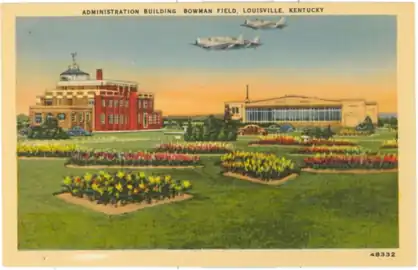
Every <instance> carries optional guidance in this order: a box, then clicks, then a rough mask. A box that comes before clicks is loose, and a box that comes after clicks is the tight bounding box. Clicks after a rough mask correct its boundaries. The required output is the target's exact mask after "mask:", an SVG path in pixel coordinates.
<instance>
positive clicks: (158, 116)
mask: <svg viewBox="0 0 418 270" xmlns="http://www.w3.org/2000/svg"><path fill="white" fill-rule="evenodd" d="M160 123H161V118H160V114H157V124H160Z"/></svg>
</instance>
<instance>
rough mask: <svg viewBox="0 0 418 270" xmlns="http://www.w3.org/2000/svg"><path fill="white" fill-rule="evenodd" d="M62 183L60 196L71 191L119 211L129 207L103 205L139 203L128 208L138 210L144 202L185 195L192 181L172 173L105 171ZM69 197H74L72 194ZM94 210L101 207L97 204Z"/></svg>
mask: <svg viewBox="0 0 418 270" xmlns="http://www.w3.org/2000/svg"><path fill="white" fill-rule="evenodd" d="M62 187H63V189H62V191H61V192H60V193H59V196H65V195H70V197H73V198H75V199H78V200H76V201H78V202H81V201H83V202H84V203H85V204H86V205H85V206H87V207H89V206H90V208H92V206H94V204H96V205H97V204H99V205H102V210H103V209H108V210H107V211H104V212H107V213H109V214H112V213H113V214H118V213H122V212H129V211H124V209H121V211H115V210H114V209H113V211H112V210H109V207H107V208H104V207H103V206H114V207H113V208H115V206H126V205H129V204H136V207H137V208H136V209H135V208H132V207H131V208H128V209H130V210H134V209H135V210H137V209H139V208H141V206H140V203H143V204H153V203H158V202H160V201H162V200H165V199H168V200H170V199H174V198H176V197H177V196H180V195H185V194H187V193H188V191H189V190H190V189H191V188H192V185H191V183H190V181H179V180H174V179H172V177H171V176H170V175H150V176H147V175H145V173H143V172H123V171H118V172H115V173H108V172H103V171H101V172H99V173H97V174H90V173H86V174H85V175H83V176H67V177H65V178H64V180H63V183H62ZM64 198H65V197H64ZM66 200H67V201H70V200H69V198H68V196H67V198H66ZM80 200H81V201H80ZM89 203H90V204H89ZM76 204H80V203H76ZM142 207H143V206H142ZM120 208H123V207H120ZM94 210H97V206H96V209H94Z"/></svg>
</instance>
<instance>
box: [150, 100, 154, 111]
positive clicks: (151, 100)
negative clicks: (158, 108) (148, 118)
mask: <svg viewBox="0 0 418 270" xmlns="http://www.w3.org/2000/svg"><path fill="white" fill-rule="evenodd" d="M152 103H153V102H152V100H150V101H149V108H150V109H152Z"/></svg>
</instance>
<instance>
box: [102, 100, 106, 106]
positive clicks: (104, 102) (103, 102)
mask: <svg viewBox="0 0 418 270" xmlns="http://www.w3.org/2000/svg"><path fill="white" fill-rule="evenodd" d="M102 107H103V108H104V107H106V100H104V99H102Z"/></svg>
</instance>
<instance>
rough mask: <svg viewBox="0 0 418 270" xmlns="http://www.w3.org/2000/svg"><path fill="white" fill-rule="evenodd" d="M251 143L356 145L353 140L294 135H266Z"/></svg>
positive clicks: (250, 143)
mask: <svg viewBox="0 0 418 270" xmlns="http://www.w3.org/2000/svg"><path fill="white" fill-rule="evenodd" d="M248 144H249V145H329V146H332V145H340V146H342V145H346V146H350V145H356V143H355V142H353V141H348V140H334V139H329V140H327V139H303V138H301V137H294V136H282V135H279V136H274V135H273V136H264V137H261V138H260V139H259V140H258V141H253V142H249V143H248Z"/></svg>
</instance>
